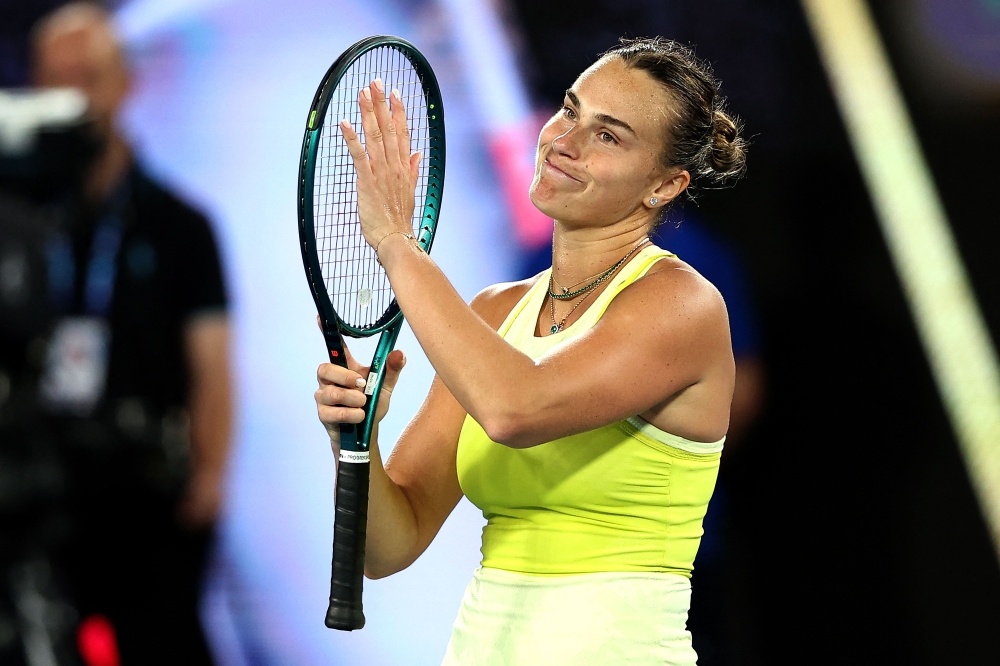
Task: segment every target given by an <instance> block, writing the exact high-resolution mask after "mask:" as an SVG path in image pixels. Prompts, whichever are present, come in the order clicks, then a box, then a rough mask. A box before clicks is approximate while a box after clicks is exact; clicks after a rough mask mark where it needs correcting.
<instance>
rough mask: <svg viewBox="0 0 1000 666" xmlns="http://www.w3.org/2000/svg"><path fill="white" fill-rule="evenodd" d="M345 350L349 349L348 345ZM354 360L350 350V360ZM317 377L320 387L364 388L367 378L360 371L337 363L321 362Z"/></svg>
mask: <svg viewBox="0 0 1000 666" xmlns="http://www.w3.org/2000/svg"><path fill="white" fill-rule="evenodd" d="M344 351H345V352H346V351H347V349H346V347H345V349H344ZM353 360H354V359H353V358H351V357H350V352H348V362H350V361H353ZM316 379H317V380H318V381H319V385H320V387H323V386H327V385H335V386H344V387H347V388H364V386H365V378H364V377H362V376H361V374H360V373H359V372H357V371H356V370H348V369H347V368H342V367H340V366H339V365H336V364H335V363H322V364H320V366H319V368H318V369H317V370H316Z"/></svg>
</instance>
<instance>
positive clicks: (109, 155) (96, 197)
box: [83, 132, 132, 204]
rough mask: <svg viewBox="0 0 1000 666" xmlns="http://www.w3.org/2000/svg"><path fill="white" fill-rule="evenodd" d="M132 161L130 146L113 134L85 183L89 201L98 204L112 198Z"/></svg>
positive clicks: (91, 168)
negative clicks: (112, 193) (116, 186)
mask: <svg viewBox="0 0 1000 666" xmlns="http://www.w3.org/2000/svg"><path fill="white" fill-rule="evenodd" d="M131 161H132V156H131V153H130V151H129V149H128V144H126V143H125V140H124V139H122V138H121V137H120V136H119V135H118V134H117V133H116V132H113V133H112V134H111V137H110V138H109V139H108V142H107V144H106V145H105V146H104V150H103V151H101V154H100V155H98V156H97V159H96V160H94V163H93V165H91V167H90V173H89V174H88V175H87V179H86V181H85V182H84V189H83V193H84V196H85V197H86V198H87V200H88V201H90V202H91V203H94V204H97V203H100V202H102V201H104V200H105V199H107V198H108V197H109V196H111V192H112V191H113V190H114V188H115V185H117V184H118V181H119V180H121V177H122V176H123V175H124V174H125V172H126V171H127V170H128V167H129V164H130V162H131Z"/></svg>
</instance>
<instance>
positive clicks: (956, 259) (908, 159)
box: [803, 0, 1000, 555]
mask: <svg viewBox="0 0 1000 666" xmlns="http://www.w3.org/2000/svg"><path fill="white" fill-rule="evenodd" d="M803 7H804V9H805V13H806V16H807V18H808V21H809V23H810V25H811V28H812V31H813V34H814V36H815V39H816V42H817V44H818V45H819V51H820V55H821V57H822V60H823V63H824V65H825V67H826V70H827V73H828V75H829V78H830V81H831V85H832V87H833V91H834V95H835V97H836V99H837V103H838V105H839V107H840V110H841V114H842V116H843V119H844V122H845V124H846V126H847V130H848V135H849V137H850V140H851V143H852V145H853V147H854V152H855V154H856V156H857V159H858V162H859V164H860V166H861V171H862V174H863V176H864V179H865V182H866V183H867V186H868V191H869V193H870V196H871V199H872V202H873V203H874V206H875V210H876V213H877V215H878V218H879V221H880V223H881V226H882V232H883V234H884V236H885V239H886V243H887V245H888V247H889V252H890V254H891V256H892V259H893V262H894V264H895V266H896V271H897V273H898V274H899V278H900V281H901V282H902V285H903V290H904V292H905V294H906V297H907V300H908V302H909V305H910V309H911V311H912V313H913V318H914V320H915V322H916V327H917V331H918V333H919V335H920V338H921V341H922V343H923V346H924V350H925V353H926V354H927V358H928V360H929V363H930V367H931V371H932V373H933V375H934V378H935V381H936V382H937V386H938V391H939V393H940V395H941V399H942V401H943V402H944V406H945V409H946V411H947V413H948V415H949V418H950V420H951V424H952V427H953V429H954V431H955V434H956V436H957V438H958V441H959V445H960V447H961V449H962V453H963V456H964V458H965V463H966V467H967V469H968V473H969V476H970V478H971V480H972V485H973V488H974V489H975V492H976V494H977V496H978V499H979V503H980V506H981V508H982V512H983V515H984V517H985V519H986V521H987V523H988V525H989V528H990V531H991V534H992V538H993V543H994V547H995V548H996V550H997V553H998V555H1000V369H998V364H997V356H996V352H995V350H994V348H993V345H992V342H991V339H990V333H989V331H988V329H987V327H986V324H985V322H984V320H983V317H982V314H981V313H980V310H979V307H978V305H977V303H976V296H975V294H974V293H973V291H972V287H971V285H970V283H969V279H968V277H967V275H966V271H965V267H964V265H963V262H962V258H961V256H960V255H959V252H958V248H957V246H956V244H955V239H954V237H953V235H952V232H951V228H950V226H949V224H948V220H947V218H946V217H945V213H944V208H943V207H942V204H941V200H940V198H939V196H938V193H937V189H936V187H935V185H934V182H933V180H932V178H931V175H930V171H929V169H928V166H927V163H926V160H925V159H924V156H923V154H922V151H921V148H920V145H919V141H918V139H917V135H916V132H915V130H914V128H913V124H912V122H911V120H910V117H909V114H908V112H907V109H906V104H905V102H904V100H903V96H902V94H901V92H900V89H899V86H898V84H897V81H896V79H895V76H894V75H893V72H892V69H891V67H890V64H889V60H888V58H887V56H886V53H885V50H884V48H883V45H882V41H881V38H880V37H879V33H878V31H877V29H876V26H875V23H874V21H873V19H872V16H871V13H870V10H869V8H868V6H867V5H866V4H865V2H864V0H803Z"/></svg>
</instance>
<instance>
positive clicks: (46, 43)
mask: <svg viewBox="0 0 1000 666" xmlns="http://www.w3.org/2000/svg"><path fill="white" fill-rule="evenodd" d="M116 55H117V54H116V48H115V43H114V38H113V37H112V36H111V35H110V33H109V31H108V30H107V29H106V28H104V27H103V26H100V25H86V24H85V25H77V26H73V27H72V28H71V29H63V30H53V31H51V32H49V33H48V34H43V35H42V36H41V37H40V38H39V39H38V41H37V42H36V44H35V65H36V67H40V68H41V69H42V70H50V71H53V73H54V72H56V71H58V72H63V73H69V72H79V71H87V70H94V69H105V68H109V67H113V66H114V65H115V64H116V60H117V58H116Z"/></svg>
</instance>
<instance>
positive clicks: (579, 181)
mask: <svg viewBox="0 0 1000 666" xmlns="http://www.w3.org/2000/svg"><path fill="white" fill-rule="evenodd" d="M545 166H547V167H549V168H550V169H552V170H553V171H555V172H556V173H557V174H559V175H561V176H564V177H566V178H569V179H570V180H573V181H576V182H578V183H582V182H583V181H581V180H580V179H579V178H574V177H573V176H571V175H569V174H568V173H566V172H565V171H563V170H562V169H560V168H559V167H557V166H556V165H554V164H553V163H552V162H550V161H549V159H548V158H545Z"/></svg>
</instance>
